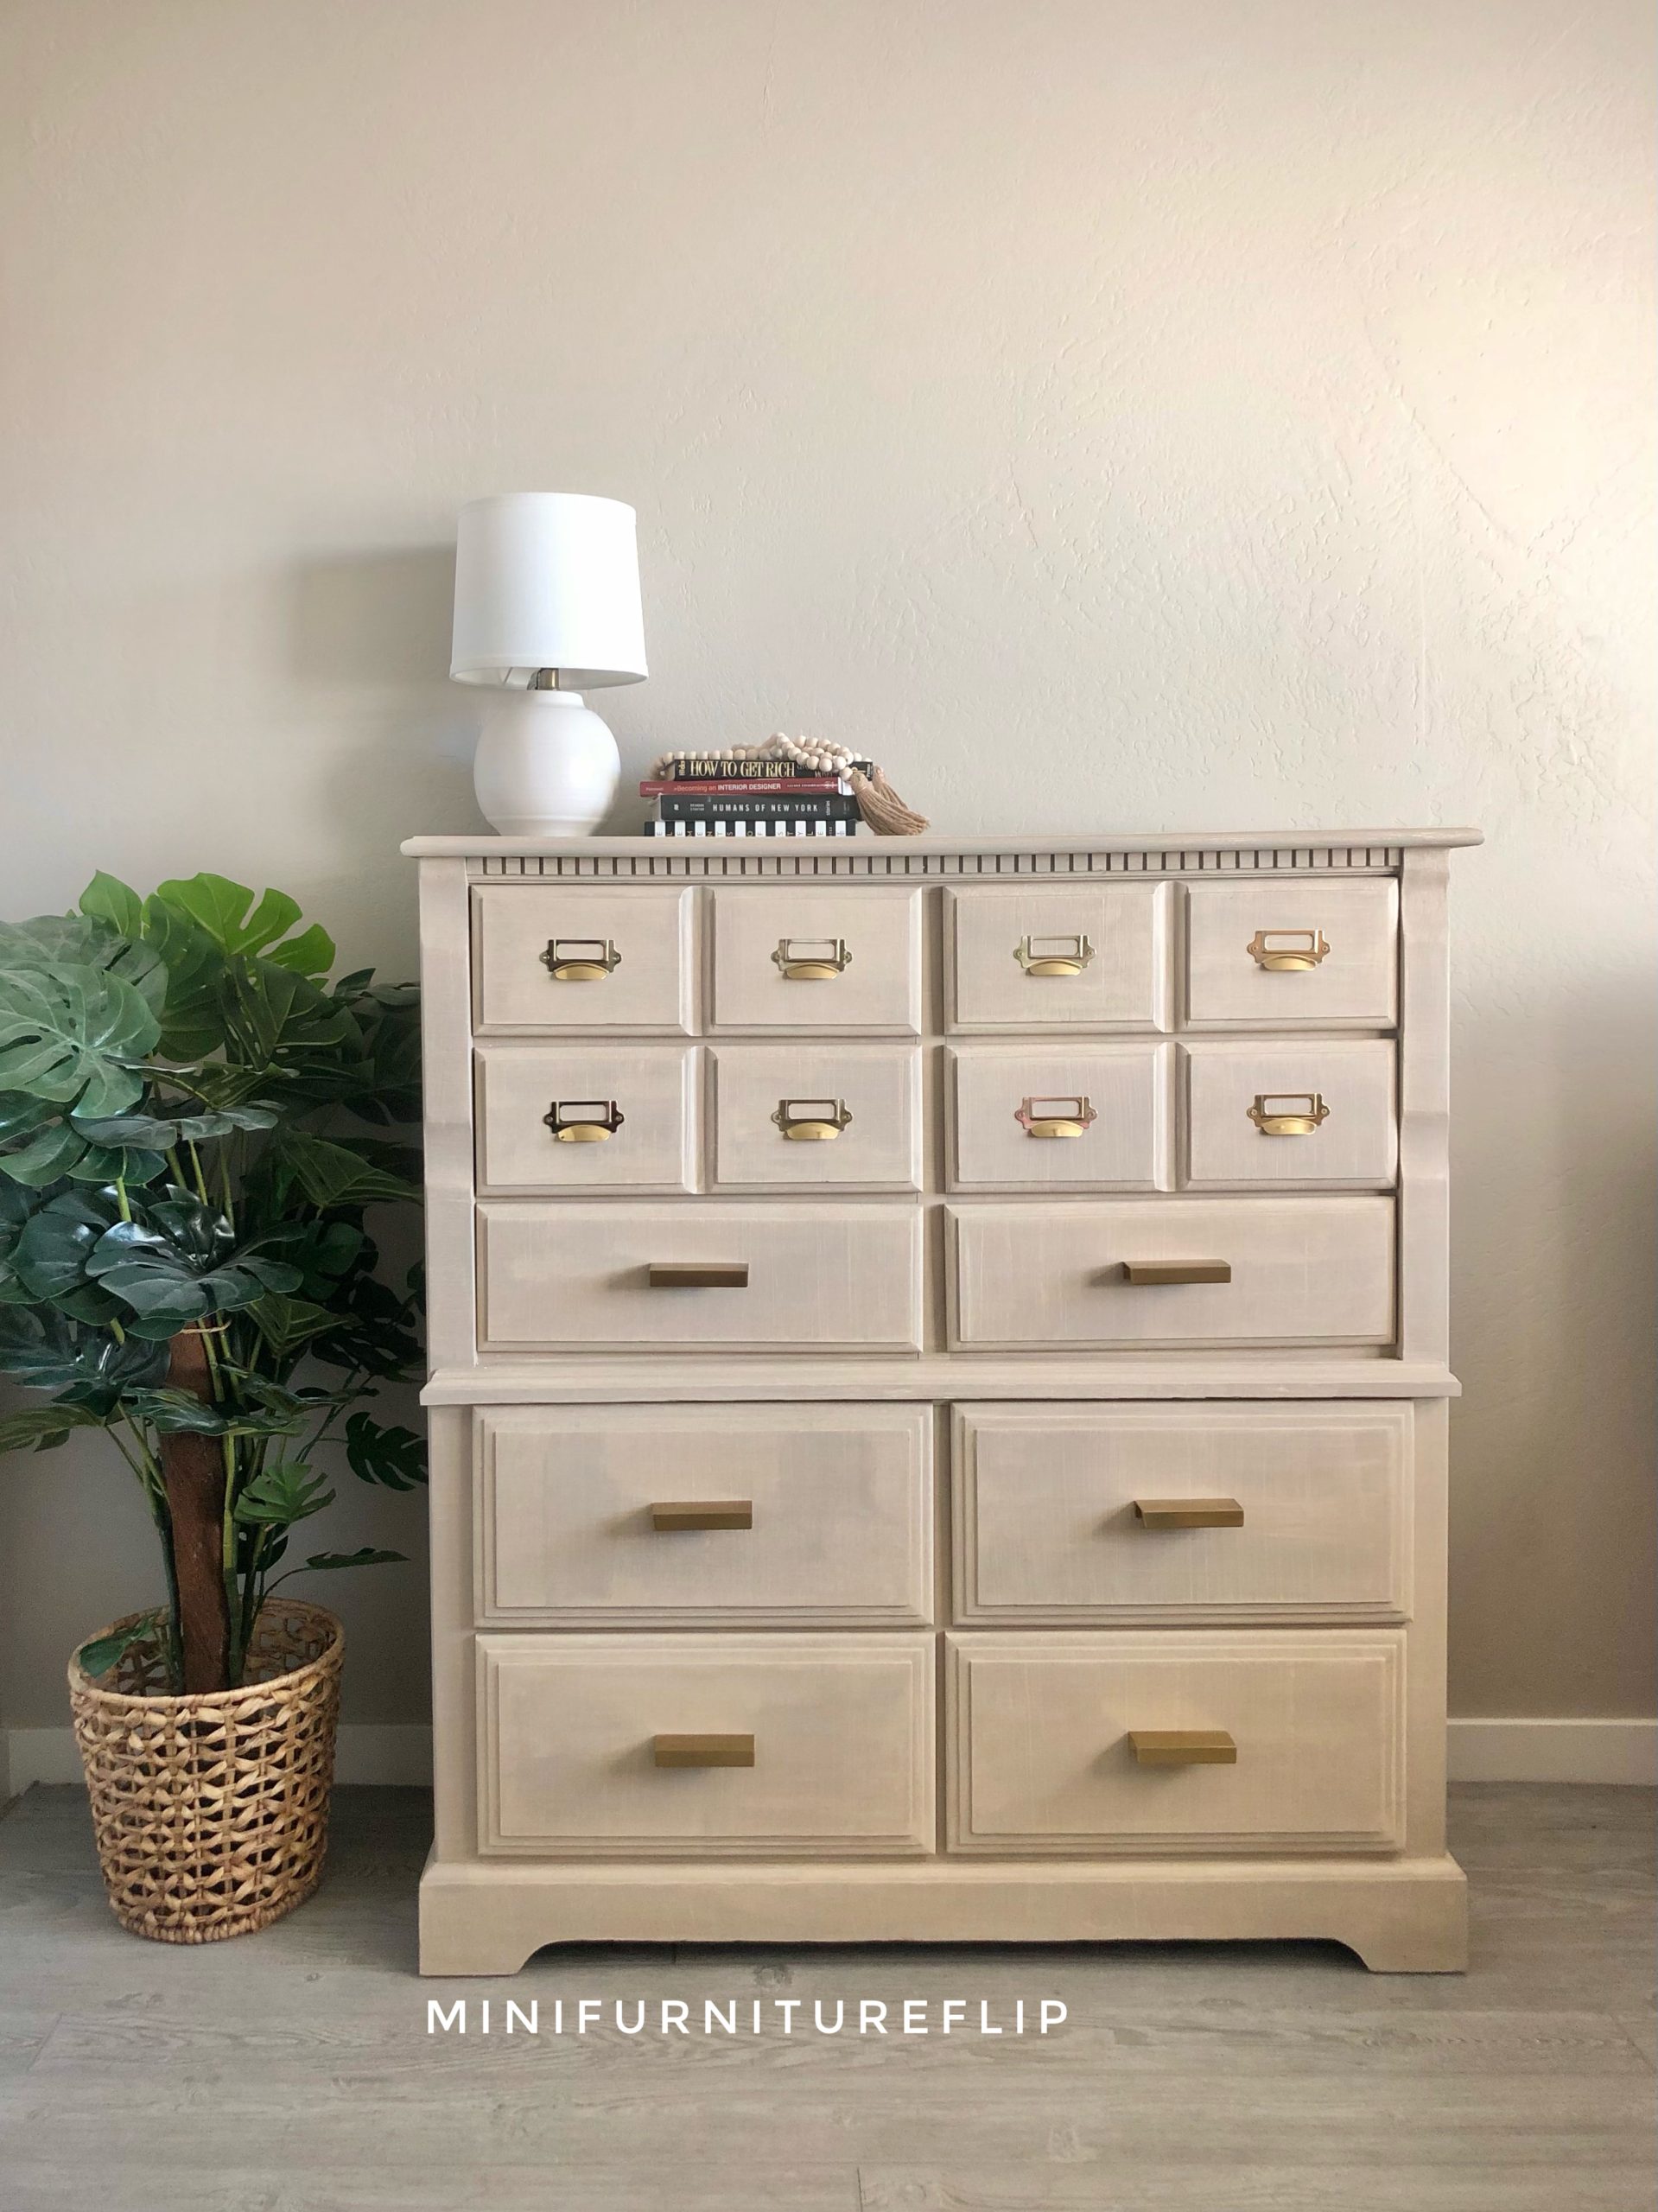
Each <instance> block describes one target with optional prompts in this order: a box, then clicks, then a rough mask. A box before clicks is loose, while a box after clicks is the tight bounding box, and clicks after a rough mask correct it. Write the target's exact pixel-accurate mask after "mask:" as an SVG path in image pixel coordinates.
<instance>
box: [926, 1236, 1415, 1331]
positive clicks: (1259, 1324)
mask: <svg viewBox="0 0 1658 2212" xmlns="http://www.w3.org/2000/svg"><path fill="white" fill-rule="evenodd" d="M947 1211H948V1214H949V1217H950V1238H951V1258H952V1268H951V1276H952V1283H951V1300H950V1303H951V1334H952V1341H953V1342H954V1343H955V1344H956V1345H957V1346H959V1347H961V1348H963V1349H966V1350H969V1351H993V1350H996V1349H1005V1350H1008V1351H1022V1350H1039V1349H1042V1348H1044V1347H1046V1348H1050V1349H1052V1348H1063V1347H1065V1346H1067V1345H1077V1344H1080V1345H1089V1346H1095V1347H1098V1348H1110V1347H1114V1346H1128V1345H1148V1346H1166V1347H1170V1348H1178V1347H1180V1346H1183V1345H1185V1346H1195V1345H1204V1344H1386V1343H1388V1342H1391V1340H1392V1337H1393V1332H1394V1287H1393V1284H1394V1226H1393V1205H1392V1203H1391V1201H1389V1200H1388V1199H1386V1198H1232V1199H1224V1198H1217V1199H1208V1200H1205V1199H1201V1198H1192V1199H1185V1198H1182V1199H1169V1198H1140V1199H1135V1198H1125V1199H1121V1200H1119V1201H1117V1202H1115V1203H1111V1204H1106V1205H1055V1206H1051V1207H1048V1208H1046V1209H1045V1210H1043V1211H1040V1212H1039V1211H1036V1210H1035V1209H1033V1208H1030V1209H1027V1208H1024V1207H1020V1206H998V1205H982V1206H951V1207H950V1208H948V1209H947ZM1223 1268H1224V1269H1225V1270H1227V1271H1228V1274H1229V1280H1227V1281H1203V1280H1192V1281H1167V1280H1163V1281H1156V1280H1153V1281H1146V1280H1141V1281H1134V1280H1133V1279H1132V1278H1133V1275H1134V1274H1140V1275H1141V1276H1142V1277H1144V1276H1146V1275H1147V1274H1168V1273H1171V1272H1172V1273H1173V1274H1177V1275H1182V1274H1184V1275H1188V1276H1198V1277H1201V1276H1203V1275H1205V1274H1214V1273H1217V1272H1218V1271H1219V1270H1221V1269H1223Z"/></svg>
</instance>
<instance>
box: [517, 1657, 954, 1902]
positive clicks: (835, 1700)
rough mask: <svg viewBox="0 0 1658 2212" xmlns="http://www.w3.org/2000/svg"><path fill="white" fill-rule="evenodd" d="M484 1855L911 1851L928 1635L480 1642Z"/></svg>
mask: <svg viewBox="0 0 1658 2212" xmlns="http://www.w3.org/2000/svg"><path fill="white" fill-rule="evenodd" d="M477 1642H478V1693H479V1731H478V1738H479V1744H478V1755H479V1829H480V1834H479V1848H480V1850H481V1851H484V1852H486V1853H509V1854H510V1853H513V1852H530V1853H536V1854H537V1855H539V1856H543V1857H546V1856H552V1857H585V1856H589V1855H593V1854H603V1855H607V1856H615V1855H619V1856H621V1857H623V1858H630V1857H658V1858H660V1857H673V1856H676V1855H678V1856H687V1855H689V1856H693V1857H696V1858H705V1857H727V1858H729V1857H737V1856H748V1857H753V1858H764V1859H772V1858H778V1857H802V1856H806V1857H810V1856H816V1855H820V1854H823V1853H828V1854H829V1855H831V1856H834V1857H843V1856H848V1855H852V1856H857V1855H873V1854H879V1855H880V1856H882V1857H893V1856H900V1857H915V1856H919V1855H920V1854H922V1853H928V1852H931V1849H932V1847H933V1784H932V1776H933V1763H934V1762H933V1743H932V1732H933V1710H932V1707H933V1699H932V1681H933V1665H934V1660H933V1639H932V1637H931V1636H920V1635H912V1636H849V1635H840V1636H836V1635H832V1634H830V1635H823V1636H779V1635H776V1634H772V1635H769V1636H742V1635H723V1636H714V1635H708V1636H651V1637H644V1636H640V1637H622V1636H579V1637H577V1636H572V1637H556V1636H526V1635H524V1634H523V1633H521V1632H520V1633H518V1634H507V1635H504V1636H480V1637H479V1638H478V1640H477Z"/></svg>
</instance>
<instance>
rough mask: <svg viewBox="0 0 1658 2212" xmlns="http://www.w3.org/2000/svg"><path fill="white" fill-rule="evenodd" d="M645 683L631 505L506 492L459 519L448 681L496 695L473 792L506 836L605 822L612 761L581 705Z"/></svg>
mask: <svg viewBox="0 0 1658 2212" xmlns="http://www.w3.org/2000/svg"><path fill="white" fill-rule="evenodd" d="M645 673H646V669H645V621H644V617H643V615H642V613H641V612H640V608H639V556H638V543H637V539H636V536H635V529H634V514H633V510H632V507H630V506H627V505H624V504H623V502H622V501H621V500H620V499H593V498H590V497H588V495H587V494H586V493H580V492H508V493H502V494H501V495H500V496H499V497H498V498H495V499H473V500H471V501H470V502H469V503H468V504H467V505H466V506H464V507H462V508H461V526H460V531H459V533H458V537H457V542H456V545H455V563H454V649H453V652H452V656H451V658H450V662H449V674H450V675H451V676H452V677H454V680H455V681H456V683H486V684H492V685H494V686H496V687H498V689H497V692H496V696H494V697H493V698H492V700H491V701H490V703H489V709H488V711H487V712H486V715H485V716H484V725H483V728H482V729H481V731H480V734H479V739H478V756H477V760H476V763H475V765H474V766H473V786H474V788H475V789H476V791H477V793H478V804H479V805H480V807H481V808H482V809H483V811H484V814H485V816H486V818H487V819H488V820H489V821H490V822H492V823H493V824H494V825H495V827H496V829H499V831H500V832H501V833H502V835H503V836H509V837H569V836H585V835H586V834H587V833H588V831H590V830H592V829H594V828H595V827H596V826H597V824H598V823H600V821H601V820H602V819H603V818H604V815H605V811H606V810H607V807H608V806H609V804H610V802H611V800H612V799H613V798H614V796H615V792H616V783H617V779H618V778H619V775H620V774H621V765H622V764H621V760H620V756H619V754H618V753H617V750H616V741H615V739H614V738H613V736H612V735H611V734H610V732H609V730H608V729H607V728H606V726H605V724H604V723H603V722H602V721H600V719H599V716H598V715H595V714H594V711H593V709H591V708H590V707H588V706H587V705H586V704H585V703H584V702H583V700H582V697H581V694H582V693H583V692H584V691H586V690H590V689H593V688H594V687H596V686H598V685H600V684H603V683H638V681H639V679H640V678H641V677H643V676H645Z"/></svg>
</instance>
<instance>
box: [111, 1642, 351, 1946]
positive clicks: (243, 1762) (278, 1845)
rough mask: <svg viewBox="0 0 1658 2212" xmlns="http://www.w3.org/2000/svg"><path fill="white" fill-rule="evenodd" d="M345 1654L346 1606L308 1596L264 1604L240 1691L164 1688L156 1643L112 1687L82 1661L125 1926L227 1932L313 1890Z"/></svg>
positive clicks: (116, 1906)
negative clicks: (193, 1692) (327, 1605)
mask: <svg viewBox="0 0 1658 2212" xmlns="http://www.w3.org/2000/svg"><path fill="white" fill-rule="evenodd" d="M129 1618H133V1619H136V1618H139V1616H137V1615H132V1616H130V1617H129ZM126 1625H127V1624H126V1622H117V1623H116V1624H115V1626H116V1627H118V1628H119V1627H124V1626H126ZM345 1654H346V1637H345V1631H344V1630H343V1629H342V1628H341V1627H340V1624H339V1622H338V1621H337V1620H336V1619H335V1618H334V1615H333V1614H332V1613H327V1612H324V1611H322V1609H321V1606H320V1605H304V1604H302V1603H301V1602H300V1601H299V1600H298V1599H290V1600H289V1601H288V1602H286V1603H283V1602H282V1601H281V1600H271V1601H270V1602H268V1603H267V1604H266V1605H265V1608H264V1611H263V1613H262V1614H261V1615H260V1617H259V1621H258V1624H257V1627H256V1628H255V1630H254V1632H253V1642H252V1646H251V1650H250V1653H249V1657H248V1666H247V1679H246V1681H245V1682H244V1684H243V1686H242V1688H240V1689H234V1690H215V1691H212V1692H209V1693H207V1694H204V1695H200V1696H193V1697H168V1696H161V1695H156V1694H154V1693H153V1692H152V1690H151V1688H150V1686H151V1684H153V1683H155V1682H156V1681H160V1680H161V1679H162V1654H161V1650H160V1647H159V1645H158V1644H157V1643H148V1642H146V1643H137V1644H135V1645H133V1646H132V1647H131V1648H130V1649H129V1650H128V1651H127V1652H126V1654H125V1655H124V1656H123V1657H122V1658H121V1659H120V1660H119V1661H118V1662H117V1664H116V1667H115V1669H114V1671H113V1674H112V1675H111V1677H109V1678H108V1680H109V1681H110V1687H108V1688H105V1687H104V1686H103V1685H102V1684H101V1683H99V1682H97V1681H93V1680H92V1677H91V1676H90V1675H87V1674H86V1672H85V1671H84V1669H82V1668H81V1666H80V1664H79V1660H78V1659H72V1660H71V1661H70V1662H69V1702H70V1705H71V1707H73V1713H74V1722H75V1740H76V1742H77V1743H78V1744H79V1746H80V1758H81V1764H82V1765H83V1766H84V1767H85V1768H86V1787H87V1789H88V1790H89V1792H90V1793H91V1796H92V1824H93V1827H95V1828H96V1830H97V1834H98V1861H99V1864H100V1865H101V1866H102V1867H103V1870H104V1882H105V1887H106V1889H107V1890H108V1891H109V1893H110V1904H111V1907H112V1908H113V1910H114V1913H115V1916H116V1918H117V1919H118V1921H119V1922H120V1923H121V1925H122V1926H123V1927H124V1928H128V1929H131V1931H132V1933H133V1934H134V1935H135V1936H149V1937H151V1938H152V1939H153V1941H155V1942H158V1943H216V1942H219V1941H220V1939H221V1938H222V1937H224V1936H245V1935H248V1934H250V1933H251V1931H252V1930H253V1929H256V1928H264V1927H267V1926H268V1925H269V1924H270V1922H271V1921H273V1920H279V1919H281V1917H282V1916H283V1913H285V1912H291V1911H292V1910H293V1909H294V1907H295V1905H296V1904H303V1902H304V1900H305V1899H306V1898H307V1897H309V1896H310V1894H311V1892H312V1891H313V1890H314V1889H315V1887H316V1885H317V1884H318V1882H319V1881H320V1880H321V1878H322V1861H323V1857H324V1854H325V1853H326V1852H327V1847H328V1790H329V1786H330V1784H331V1783H332V1781H333V1778H334V1725H335V1722H336V1720H337V1719H338V1718H339V1713H340V1666H341V1663H342V1662H343V1661H344V1658H345Z"/></svg>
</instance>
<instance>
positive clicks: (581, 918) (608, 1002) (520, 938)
mask: <svg viewBox="0 0 1658 2212" xmlns="http://www.w3.org/2000/svg"><path fill="white" fill-rule="evenodd" d="M695 896H696V894H695V893H694V892H691V891H689V890H685V891H670V890H668V889H667V888H665V887H663V888H651V889H627V890H617V891H607V890H605V889H603V888H602V887H598V886H595V885H592V884H580V885H569V884H546V885H542V884H534V885H531V884H506V883H503V884H485V885H482V886H480V887H479V888H478V889H477V890H475V891H474V892H473V1022H474V1027H476V1028H477V1029H478V1030H479V1031H480V1033H482V1034H484V1035H500V1034H502V1033H508V1034H510V1033H513V1032H515V1031H516V1032H519V1033H535V1032H536V1031H538V1030H539V1031H566V1030H582V1029H590V1030H607V1029H608V1030H617V1031H624V1032H625V1031H629V1030H633V1031H647V1030H679V1031H689V1029H691V1028H692V1027H693V1026H694V1024H693V1019H692V981H693V977H692V960H691V916H692V911H693V909H692V900H693V899H694V898H695Z"/></svg>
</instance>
